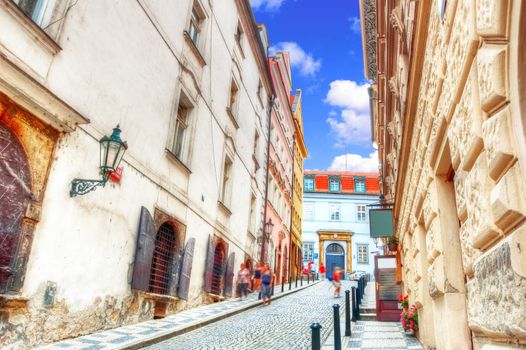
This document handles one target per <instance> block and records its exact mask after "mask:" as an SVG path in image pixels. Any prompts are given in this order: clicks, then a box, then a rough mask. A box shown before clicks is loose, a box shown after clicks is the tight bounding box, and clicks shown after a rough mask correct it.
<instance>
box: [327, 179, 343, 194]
mask: <svg viewBox="0 0 526 350" xmlns="http://www.w3.org/2000/svg"><path fill="white" fill-rule="evenodd" d="M333 184H335V185H336V186H337V188H336V189H333V188H332V185H333ZM329 192H340V181H339V180H338V179H336V178H329Z"/></svg>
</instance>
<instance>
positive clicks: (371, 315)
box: [360, 312, 376, 321]
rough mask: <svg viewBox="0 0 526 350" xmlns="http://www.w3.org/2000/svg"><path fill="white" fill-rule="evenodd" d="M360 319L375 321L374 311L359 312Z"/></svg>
mask: <svg viewBox="0 0 526 350" xmlns="http://www.w3.org/2000/svg"><path fill="white" fill-rule="evenodd" d="M360 321H376V313H375V312H374V313H361V312H360Z"/></svg>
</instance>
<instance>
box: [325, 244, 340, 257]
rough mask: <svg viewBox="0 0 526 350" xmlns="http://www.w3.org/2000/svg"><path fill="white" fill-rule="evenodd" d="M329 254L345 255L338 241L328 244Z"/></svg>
mask: <svg viewBox="0 0 526 350" xmlns="http://www.w3.org/2000/svg"><path fill="white" fill-rule="evenodd" d="M326 252H327V254H334V255H343V254H344V251H343V248H342V246H341V245H339V244H337V243H331V244H329V245H328V246H327V250H326Z"/></svg>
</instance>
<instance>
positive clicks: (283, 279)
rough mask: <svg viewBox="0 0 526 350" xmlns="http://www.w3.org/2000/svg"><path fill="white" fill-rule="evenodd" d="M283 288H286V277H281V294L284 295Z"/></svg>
mask: <svg viewBox="0 0 526 350" xmlns="http://www.w3.org/2000/svg"><path fill="white" fill-rule="evenodd" d="M283 288H285V276H282V277H281V293H283V291H284V289H283Z"/></svg>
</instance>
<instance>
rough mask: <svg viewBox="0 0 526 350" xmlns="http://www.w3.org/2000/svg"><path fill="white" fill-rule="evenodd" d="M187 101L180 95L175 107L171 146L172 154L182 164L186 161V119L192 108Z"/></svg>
mask: <svg viewBox="0 0 526 350" xmlns="http://www.w3.org/2000/svg"><path fill="white" fill-rule="evenodd" d="M186 101H187V99H186V97H185V96H184V95H181V98H180V99H179V105H178V106H177V118H176V120H175V129H174V134H173V141H172V145H171V149H170V150H171V151H172V153H173V154H174V155H175V156H176V157H177V159H179V160H180V161H182V162H185V161H186V134H187V129H188V118H189V115H190V112H191V110H192V107H191V105H190V104H189V103H187V102H186Z"/></svg>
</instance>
